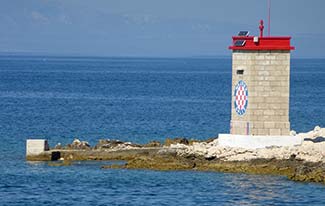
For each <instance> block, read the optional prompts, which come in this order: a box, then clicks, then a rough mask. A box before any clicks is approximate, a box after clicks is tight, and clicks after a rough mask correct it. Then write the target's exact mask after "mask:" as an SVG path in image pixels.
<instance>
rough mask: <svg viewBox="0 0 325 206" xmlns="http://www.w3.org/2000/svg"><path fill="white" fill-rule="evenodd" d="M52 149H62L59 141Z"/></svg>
mask: <svg viewBox="0 0 325 206" xmlns="http://www.w3.org/2000/svg"><path fill="white" fill-rule="evenodd" d="M54 149H62V145H61V143H60V142H59V143H57V144H56V145H55V147H54Z"/></svg>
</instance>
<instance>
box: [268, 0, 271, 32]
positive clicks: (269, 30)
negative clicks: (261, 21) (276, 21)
mask: <svg viewBox="0 0 325 206" xmlns="http://www.w3.org/2000/svg"><path fill="white" fill-rule="evenodd" d="M268 7H269V17H268V35H269V36H270V35H271V0H268Z"/></svg>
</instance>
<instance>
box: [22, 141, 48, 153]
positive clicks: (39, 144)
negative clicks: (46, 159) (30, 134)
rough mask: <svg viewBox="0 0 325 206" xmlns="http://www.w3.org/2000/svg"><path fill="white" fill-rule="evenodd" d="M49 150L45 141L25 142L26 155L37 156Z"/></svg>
mask: <svg viewBox="0 0 325 206" xmlns="http://www.w3.org/2000/svg"><path fill="white" fill-rule="evenodd" d="M48 150H49V144H48V142H47V140H45V139H28V140H26V155H27V156H28V155H39V154H41V153H42V152H45V151H48Z"/></svg>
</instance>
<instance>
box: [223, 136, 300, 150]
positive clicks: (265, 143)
mask: <svg viewBox="0 0 325 206" xmlns="http://www.w3.org/2000/svg"><path fill="white" fill-rule="evenodd" d="M303 140H304V138H303V137H298V136H252V135H232V134H219V137H218V143H219V145H221V146H224V147H226V146H228V147H241V148H246V149H258V148H265V147H271V146H283V147H284V146H295V145H301V144H302V142H303Z"/></svg>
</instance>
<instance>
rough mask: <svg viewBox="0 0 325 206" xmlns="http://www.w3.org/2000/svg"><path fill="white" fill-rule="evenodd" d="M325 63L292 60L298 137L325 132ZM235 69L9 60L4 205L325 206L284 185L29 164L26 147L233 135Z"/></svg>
mask: <svg viewBox="0 0 325 206" xmlns="http://www.w3.org/2000/svg"><path fill="white" fill-rule="evenodd" d="M324 82H325V60H324V59H293V60H292V65H291V88H290V90H291V98H290V106H291V107H290V121H291V127H292V129H294V130H296V131H299V132H302V131H309V130H311V129H313V128H314V126H316V125H320V126H322V127H324V126H325V115H324V114H325V107H324V105H325V92H324V90H325V86H324V85H325V84H324ZM230 99H231V59H229V58H224V59H223V58H218V59H213V58H93V57H78V58H77V57H26V56H1V57H0V138H1V145H0V205H325V196H324V194H325V186H323V185H319V184H313V183H297V182H292V181H289V180H287V179H286V178H285V177H278V176H264V175H245V174H224V173H209V172H195V171H181V172H180V171H175V172H172V171H171V172H158V171H147V170H122V169H121V170H101V169H100V166H101V165H103V164H109V162H75V163H74V164H73V165H72V166H69V167H51V166H48V165H47V163H30V162H26V161H25V159H24V158H25V140H26V139H27V138H46V139H48V140H49V142H50V145H51V146H54V145H55V144H56V143H58V142H61V143H62V144H66V143H70V142H72V140H73V139H74V138H75V137H78V138H80V139H82V140H87V141H89V142H90V143H91V144H92V145H94V144H96V141H97V140H98V139H104V138H110V139H120V140H124V141H132V142H136V143H145V142H148V141H150V140H160V141H163V140H164V139H165V138H166V137H179V136H182V137H187V138H196V139H206V138H210V137H216V136H217V134H218V133H225V132H228V131H229V121H230V107H231V103H230Z"/></svg>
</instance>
